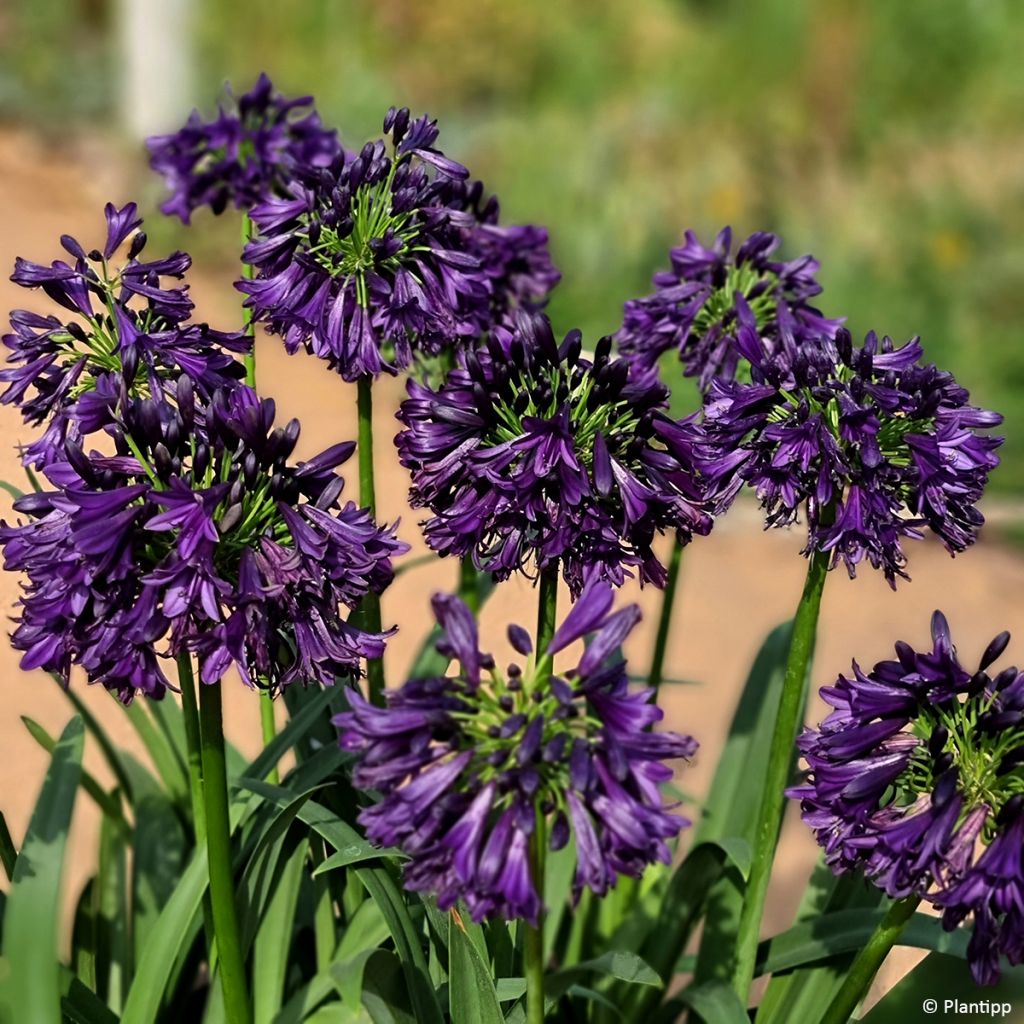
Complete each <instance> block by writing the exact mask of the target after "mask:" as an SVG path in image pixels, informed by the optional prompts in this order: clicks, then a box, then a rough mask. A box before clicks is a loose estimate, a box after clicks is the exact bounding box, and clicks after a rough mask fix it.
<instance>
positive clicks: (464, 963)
mask: <svg viewBox="0 0 1024 1024" xmlns="http://www.w3.org/2000/svg"><path fill="white" fill-rule="evenodd" d="M448 921H449V925H448V957H449V965H448V1009H449V1012H450V1013H451V1021H452V1024H504V1020H505V1016H504V1014H503V1013H502V1012H501V1007H500V1005H499V1003H498V993H497V992H496V991H495V988H494V981H493V979H492V977H491V971H490V967H489V966H488V964H487V962H486V961H485V960H484V958H483V957H482V956H481V955H480V950H479V949H477V947H476V944H475V943H474V942H472V941H471V940H470V939H469V937H468V936H467V935H466V933H465V931H464V930H463V928H462V926H461V922H460V921H459V920H457V919H456V917H455V915H454V914H450V915H449V917H448Z"/></svg>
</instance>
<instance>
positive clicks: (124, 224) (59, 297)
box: [0, 203, 248, 465]
mask: <svg viewBox="0 0 1024 1024" xmlns="http://www.w3.org/2000/svg"><path fill="white" fill-rule="evenodd" d="M104 214H105V216H106V221H107V238H106V242H105V243H104V245H103V249H102V251H100V250H97V249H93V250H91V251H89V252H86V251H85V249H84V248H83V247H82V246H81V245H80V244H79V243H78V242H77V241H76V240H75V239H73V238H71V237H70V236H69V235H64V236H63V237H62V238H61V245H62V246H63V247H64V249H65V250H66V251H67V252H68V253H69V254H70V255H71V257H72V260H71V261H70V262H67V261H65V260H55V261H54V262H53V263H51V264H50V265H49V266H42V265H40V264H38V263H31V262H29V261H28V260H24V259H21V258H19V259H17V260H16V261H15V266H14V273H13V274H12V275H11V280H12V281H14V282H15V284H19V285H21V286H22V287H23V288H41V289H42V290H43V292H45V293H46V295H47V297H48V298H50V299H51V300H52V301H53V302H54V303H56V304H57V305H58V306H60V307H61V312H60V315H59V316H58V315H54V314H49V315H42V314H39V313H32V312H28V311H26V310H23V309H18V310H15V311H14V312H13V313H11V328H12V330H11V333H9V334H5V335H4V336H3V343H4V345H5V346H6V347H7V348H8V350H9V352H10V354H9V355H8V357H7V362H8V364H9V367H8V368H6V369H4V370H0V381H4V382H5V383H6V384H7V385H8V387H7V390H6V391H5V392H4V393H3V395H0V401H3V402H5V403H8V404H13V405H17V406H18V407H19V408H20V409H21V412H22V415H23V416H24V417H25V419H26V421H27V422H29V423H32V424H36V425H39V424H46V425H47V429H46V431H45V432H44V434H43V435H42V437H40V438H39V439H38V440H37V441H35V442H34V443H33V444H31V445H30V446H28V447H27V448H26V449H25V451H24V453H23V455H24V459H25V462H26V464H33V465H45V464H46V463H47V462H49V461H51V460H52V459H54V458H60V457H61V450H62V449H61V444H62V441H63V439H64V437H65V436H69V437H71V438H72V439H77V438H80V437H81V436H83V435H85V434H89V433H92V432H94V431H97V430H99V429H101V428H102V427H104V426H105V425H107V424H109V423H110V422H111V420H112V417H113V414H114V410H115V407H116V405H117V401H118V396H119V394H120V392H121V390H122V382H124V383H127V385H128V391H129V393H131V394H153V393H158V392H159V391H160V390H161V388H162V387H163V386H164V383H163V382H164V381H166V380H167V379H168V378H169V377H173V378H177V376H178V374H179V373H181V372H186V373H188V374H190V375H191V377H192V379H193V380H194V381H195V385H196V388H197V390H199V391H200V392H201V393H202V394H205V395H208V394H209V393H210V392H211V391H212V390H213V389H214V388H217V387H222V386H225V385H228V384H230V383H231V382H233V381H234V380H237V379H238V378H239V377H241V376H242V374H243V369H242V366H241V364H240V363H238V362H237V361H236V360H234V359H233V358H232V357H231V354H230V353H232V352H236V353H240V352H243V351H244V350H245V348H246V346H247V344H248V343H247V341H246V339H245V338H244V337H243V336H242V335H241V334H225V333H222V332H220V331H213V330H211V329H210V328H209V327H208V326H207V325H206V324H199V323H192V322H190V319H189V318H190V317H191V315H192V308H193V307H192V301H191V299H190V298H189V297H188V287H187V285H183V284H179V283H177V282H180V281H181V279H182V278H183V277H184V274H185V271H186V270H188V268H189V266H190V264H191V262H192V261H191V258H190V257H189V256H188V255H187V254H185V253H183V252H176V253H172V254H171V255H170V256H168V257H167V258H166V259H161V260H154V261H152V262H143V261H141V260H140V259H139V256H140V255H141V253H142V250H143V248H144V247H145V244H146V236H145V234H144V233H143V232H142V231H141V230H140V228H141V225H142V221H141V220H140V219H139V218H138V217H137V216H136V206H135V204H134V203H128V204H127V205H126V206H124V207H122V208H121V209H117V208H116V207H115V206H113V205H112V204H110V203H108V204H107V206H106V208H105V210H104ZM129 240H130V241H129ZM125 243H127V250H126V252H124V253H123V257H122V258H116V257H118V254H119V253H120V251H121V250H122V249H123V248H124V247H125Z"/></svg>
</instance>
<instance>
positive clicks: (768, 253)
mask: <svg viewBox="0 0 1024 1024" xmlns="http://www.w3.org/2000/svg"><path fill="white" fill-rule="evenodd" d="M778 246H779V239H778V238H777V237H776V236H775V235H771V234H767V233H766V232H763V231H759V232H757V233H756V234H753V235H751V236H750V237H749V238H748V239H747V240H746V241H745V242H743V243H742V244H741V245H740V247H739V249H737V251H736V255H735V257H734V256H732V255H731V253H730V249H731V247H732V230H731V229H730V228H725V229H723V230H722V231H721V232H720V233H719V235H718V237H717V238H716V239H715V243H714V245H713V246H712V248H710V249H705V248H704V246H702V245H701V244H700V242H698V241H697V236H696V235H695V234H694V233H693V232H692V231H687V232H686V242H685V244H684V245H681V246H679V247H678V248H676V249H672V250H671V251H670V252H669V259H670V261H671V263H672V269H671V270H666V271H660V272H659V273H657V274H655V275H654V281H653V283H654V286H655V288H656V291H655V292H654V294H653V295H648V296H647V297H646V298H643V299H632V300H631V301H629V302H627V303H626V305H625V310H624V315H623V322H622V327H621V328H620V329H619V332H618V334H617V335H616V341H617V342H618V346H619V350H620V351H621V352H622V353H623V354H624V355H628V356H629V357H630V358H636V359H639V360H641V361H642V362H644V363H646V364H648V365H650V364H653V363H655V362H657V360H658V357H659V356H660V355H661V354H662V353H663V352H666V351H668V349H670V348H676V349H678V350H679V358H680V359H681V360H682V362H683V367H684V372H685V373H686V375H687V376H688V377H697V378H699V384H700V388H701V390H702V391H706V390H707V389H708V387H709V386H710V384H711V381H712V380H713V379H715V378H716V377H722V378H724V379H726V380H731V379H732V378H733V377H735V376H736V371H737V367H738V365H739V362H740V359H741V358H743V357H742V355H741V353H740V352H739V350H738V349H737V347H736V330H737V326H738V324H737V319H738V304H737V295H738V296H741V297H742V298H743V300H744V301H745V302H746V304H747V305H748V306H749V307H750V309H751V311H752V313H753V316H754V319H755V321H756V324H757V330H758V331H759V333H760V334H761V335H762V337H764V338H765V339H772V338H774V337H775V336H776V334H777V332H778V320H779V312H780V310H785V311H786V312H787V313H788V314H789V316H790V319H791V320H792V322H793V326H794V330H795V332H796V335H797V337H798V339H799V338H803V337H804V336H805V335H806V336H807V337H809V338H810V339H811V340H814V339H817V338H818V337H819V336H820V335H822V334H825V335H829V336H830V335H832V334H834V333H835V329H836V328H837V327H838V326H839V324H840V323H841V322H842V321H840V320H827V319H825V318H824V317H823V316H822V315H821V313H819V312H818V310H817V309H815V308H814V307H813V306H811V305H810V304H809V300H810V299H812V298H814V296H815V295H817V294H819V293H820V292H821V285H819V284H818V282H817V280H816V279H815V277H814V275H815V273H816V272H817V270H818V262H817V260H815V259H814V258H813V257H811V256H801V257H800V258H799V259H795V260H790V261H789V262H788V263H783V262H781V261H779V260H774V259H772V258H771V257H772V253H773V252H774V251H775V250H776V249H777V248H778Z"/></svg>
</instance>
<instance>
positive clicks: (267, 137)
mask: <svg viewBox="0 0 1024 1024" xmlns="http://www.w3.org/2000/svg"><path fill="white" fill-rule="evenodd" d="M146 145H147V147H148V149H149V157H150V163H151V165H152V167H153V170H155V171H156V172H157V173H159V174H161V175H163V177H164V180H165V181H166V182H167V186H168V188H169V189H170V190H171V197H170V199H168V200H166V201H165V202H164V204H163V205H162V206H161V207H160V208H161V209H162V210H163V212H164V213H166V214H170V215H172V216H176V217H180V218H181V219H182V220H183V221H184V222H185V223H186V224H187V223H188V222H189V219H190V218H191V216H192V213H193V211H195V210H197V209H199V208H200V207H202V206H209V207H210V209H211V210H213V212H214V213H222V212H223V211H224V210H225V208H226V207H227V206H228V204H229V203H230V204H233V205H234V206H235V207H237V208H238V209H240V210H247V209H249V208H250V207H251V206H252V205H253V204H255V203H258V202H260V201H261V200H263V199H266V198H267V197H268V196H271V195H274V194H275V193H278V192H280V191H281V190H282V189H283V188H284V187H285V185H286V184H287V182H288V181H289V179H290V177H291V174H292V171H293V170H294V168H295V167H296V166H299V165H302V166H307V165H312V166H323V165H325V164H328V163H330V162H331V160H333V159H334V157H335V156H336V155H337V154H338V153H339V152H340V151H341V145H340V143H339V142H338V137H337V133H336V132H335V131H333V130H329V129H327V128H324V127H323V125H322V124H321V123H320V117H319V115H318V114H317V112H316V111H315V110H314V109H313V98H312V97H311V96H302V97H299V98H297V99H293V100H288V99H285V98H284V97H283V96H282V95H281V94H280V93H278V92H276V91H275V89H274V87H273V85H272V84H271V82H270V79H269V78H268V77H267V76H266V75H260V77H259V79H258V81H257V82H256V84H255V85H254V86H253V88H252V89H251V90H250V91H249V92H247V93H245V94H244V95H243V96H240V97H238V98H237V99H236V98H235V96H234V95H233V94H232V92H231V88H230V86H228V87H227V88H226V89H225V98H224V102H223V103H222V104H221V105H220V107H219V109H218V111H217V116H216V117H215V118H214V119H213V120H212V121H204V120H203V118H202V116H201V115H200V113H199V111H198V110H193V111H192V114H191V115H190V117H189V119H188V121H187V122H186V123H185V125H184V127H183V128H181V129H179V130H178V131H176V132H173V133H171V134H170V135H154V136H152V137H151V138H149V139H147V140H146Z"/></svg>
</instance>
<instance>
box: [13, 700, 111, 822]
mask: <svg viewBox="0 0 1024 1024" xmlns="http://www.w3.org/2000/svg"><path fill="white" fill-rule="evenodd" d="M21 721H22V724H23V725H24V726H25V728H26V729H28V732H29V735H30V736H31V737H32V739H34V740H35V741H36V743H38V744H39V746H41V747H42V748H43V750H45V751H46V752H47V753H48V754H52V753H53V748H54V747H55V746H56V745H57V741H56V740H55V739H54V738H53V737H52V736H51V735H50V734H49V733H48V732H47V731H46V729H44V728H43V726H41V725H40V724H39V723H38V722H37V721H36V720H35V719H34V718H29V716H28V715H22V716H21ZM78 784H79V785H80V786H81V787H82V789H83V790H84V791H85V792H86V794H88V796H89V798H90V799H91V800H92V802H93V803H94V804H96V806H97V807H98V808H99V809H100V811H101V812H102V813H103V814H104V815H105V816H106V817H107V818H108V819H109V820H110V821H111V823H112V824H113V825H114V827H115V828H117V830H118V832H119V833H120V835H121V838H122V839H123V840H125V841H127V842H131V831H130V830H129V828H128V823H127V822H126V821H125V820H124V815H123V814H122V813H121V798H120V796H119V795H118V794H117V793H116V792H115V793H108V792H107V791H106V790H105V789H104V788H103V787H102V786H101V785H100V784H99V783H98V782H97V781H96V779H94V778H93V776H92V775H91V774H90V772H89V771H88V770H87V769H85V768H83V769H82V770H81V772H80V773H79V779H78Z"/></svg>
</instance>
